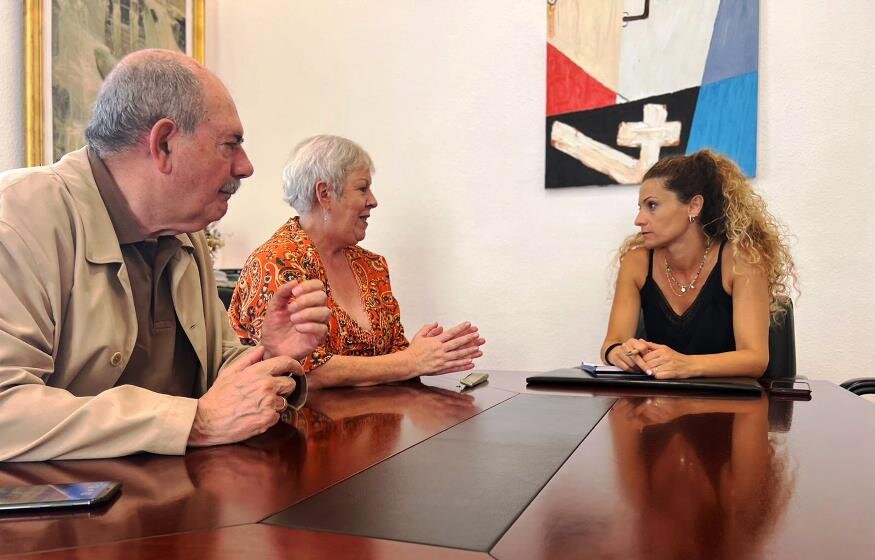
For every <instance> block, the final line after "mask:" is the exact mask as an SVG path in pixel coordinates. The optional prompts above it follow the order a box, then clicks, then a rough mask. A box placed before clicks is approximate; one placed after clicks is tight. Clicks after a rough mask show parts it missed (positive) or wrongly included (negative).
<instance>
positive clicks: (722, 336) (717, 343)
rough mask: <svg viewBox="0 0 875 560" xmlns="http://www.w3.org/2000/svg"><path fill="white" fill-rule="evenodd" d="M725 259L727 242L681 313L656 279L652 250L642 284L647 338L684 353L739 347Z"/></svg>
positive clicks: (710, 352)
mask: <svg viewBox="0 0 875 560" xmlns="http://www.w3.org/2000/svg"><path fill="white" fill-rule="evenodd" d="M722 261H723V243H721V244H720V253H719V254H718V255H717V264H715V265H714V269H713V270H711V273H710V274H709V275H708V279H707V280H706V281H705V283H704V284H701V287H699V288H698V291H699V293H698V295H697V296H696V300H695V301H694V302H693V304H692V305H691V306H690V307H689V309H687V310H686V311H685V312H684V314H683V315H678V314H677V313H675V312H674V310H673V309H672V308H671V305H669V303H668V301H667V300H666V299H665V296H664V295H663V293H662V290H660V289H659V286H657V285H656V281H655V280H654V279H653V251H650V268H649V269H648V272H647V280H645V282H644V286H642V288H641V311H642V312H643V314H644V328H645V330H646V333H645V336H644V338H645V339H646V340H649V341H651V342H655V343H657V344H665V345H666V346H668V347H670V348H671V349H672V350H675V351H677V352H680V353H681V354H719V353H720V352H731V351H733V350H735V333H734V332H733V330H732V296H730V295H729V294H727V293H726V292H725V291H724V290H723V274H722V273H721V268H722Z"/></svg>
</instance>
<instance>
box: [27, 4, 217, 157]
mask: <svg viewBox="0 0 875 560" xmlns="http://www.w3.org/2000/svg"><path fill="white" fill-rule="evenodd" d="M24 19H25V22H24V25H25V30H24V33H25V65H24V66H25V135H26V138H25V155H26V161H27V165H28V166H32V165H43V164H48V163H52V162H54V161H57V160H58V159H59V158H60V157H61V156H62V155H64V154H65V153H67V152H69V151H72V150H75V149H77V148H80V147H82V146H83V145H84V143H85V140H84V131H85V126H86V125H87V124H88V119H89V117H90V115H91V108H92V105H93V103H94V99H95V98H96V97H97V92H98V91H99V90H100V85H101V84H102V83H103V79H104V78H105V77H106V75H107V74H108V73H109V71H110V70H111V69H112V68H113V67H114V66H115V64H116V62H118V61H119V60H120V59H121V58H122V57H124V56H125V55H126V54H128V53H130V52H133V51H136V50H140V49H144V48H162V49H171V50H176V51H180V52H185V53H187V54H189V55H191V56H193V57H194V58H195V59H197V60H199V61H200V62H203V61H204V0H25V18H24Z"/></svg>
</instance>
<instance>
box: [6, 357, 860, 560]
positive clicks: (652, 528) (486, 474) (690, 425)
mask: <svg viewBox="0 0 875 560" xmlns="http://www.w3.org/2000/svg"><path fill="white" fill-rule="evenodd" d="M490 374H491V376H490V381H489V383H488V384H487V385H486V386H481V387H478V388H475V389H474V390H470V391H466V392H465V393H461V394H460V393H459V392H458V389H457V388H456V387H457V385H456V380H457V379H458V377H459V376H458V375H452V376H441V377H433V378H428V379H424V381H423V383H421V384H420V383H407V384H402V385H395V386H385V387H373V388H363V389H340V390H329V391H320V392H314V393H313V394H311V399H310V404H308V407H307V408H305V409H304V410H303V411H300V412H297V413H289V414H287V415H286V417H285V418H284V421H283V422H282V423H280V424H279V425H277V426H275V427H274V428H272V429H271V430H270V431H268V432H267V433H266V434H264V435H262V436H260V437H258V438H254V439H252V440H250V441H247V442H245V443H242V444H237V445H229V446H223V447H216V448H208V449H199V450H194V451H192V452H190V453H188V454H187V455H185V456H184V457H168V456H154V455H137V456H132V457H126V458H121V459H107V460H93V461H56V462H47V463H18V464H15V463H7V464H2V465H0V485H3V486H7V485H19V484H40V483H63V482H74V481H85V480H120V481H122V483H123V490H122V495H121V497H120V498H119V499H118V500H116V501H115V502H114V503H112V504H110V505H109V506H107V507H105V508H104V509H102V510H99V511H86V512H76V513H67V514H62V515H57V514H56V515H52V516H47V517H21V516H19V517H10V516H8V515H5V516H0V555H2V556H4V557H6V556H7V555H9V557H16V558H18V557H21V558H98V559H99V558H119V557H124V558H143V559H145V558H167V557H186V558H241V557H245V558H249V559H256V558H259V559H260V558H484V559H486V558H490V556H491V557H494V558H498V559H514V558H520V559H537V558H761V557H768V558H794V559H795V558H823V557H829V556H835V555H836V554H838V555H839V556H840V557H842V558H865V557H871V555H872V544H871V532H872V528H873V527H875V407H873V405H872V403H870V402H866V401H864V400H862V399H860V398H859V397H856V396H854V395H852V394H851V393H848V392H846V391H844V390H843V389H841V388H839V387H837V386H836V385H833V384H831V383H828V382H825V381H812V382H811V388H812V399H811V400H810V401H805V402H788V401H775V400H773V401H772V402H770V401H769V400H768V399H767V398H766V397H762V398H754V399H738V398H736V399H723V398H703V397H690V396H684V397H677V396H667V395H662V396H658V395H650V396H642V395H631V394H623V393H622V391H617V390H614V392H613V393H612V394H610V395H607V394H602V395H599V394H594V393H593V392H592V391H589V392H582V391H567V390H566V391H545V390H540V389H539V390H534V389H527V388H526V386H525V377H526V374H525V373H523V372H490Z"/></svg>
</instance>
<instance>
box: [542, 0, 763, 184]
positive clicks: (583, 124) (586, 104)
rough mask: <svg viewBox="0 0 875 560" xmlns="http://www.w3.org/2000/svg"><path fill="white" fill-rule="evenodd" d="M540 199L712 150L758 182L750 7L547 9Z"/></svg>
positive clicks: (606, 4)
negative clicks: (547, 192)
mask: <svg viewBox="0 0 875 560" xmlns="http://www.w3.org/2000/svg"><path fill="white" fill-rule="evenodd" d="M546 2H547V111H546V143H545V144H546V145H545V148H546V167H545V169H546V177H545V186H546V187H547V188H558V187H573V186H587V185H614V184H636V183H639V182H640V181H641V178H642V177H643V175H644V173H645V172H646V171H647V170H648V169H649V168H650V167H651V166H652V165H653V164H654V163H656V161H657V160H659V159H660V158H663V157H666V156H669V155H673V154H689V153H692V152H695V151H698V150H700V149H702V148H711V149H713V150H715V151H718V152H720V153H723V154H724V155H726V156H728V157H730V158H731V159H733V160H735V162H736V163H738V164H739V166H740V167H741V169H742V170H743V171H744V172H745V173H746V174H747V175H749V176H754V175H756V146H757V91H758V83H759V79H758V76H759V2H760V0H696V1H695V2H689V1H686V0H626V1H625V2H617V1H616V0H546Z"/></svg>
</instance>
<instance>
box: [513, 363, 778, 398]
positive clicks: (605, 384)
mask: <svg viewBox="0 0 875 560" xmlns="http://www.w3.org/2000/svg"><path fill="white" fill-rule="evenodd" d="M526 383H527V384H528V385H566V386H572V385H576V386H581V387H589V388H594V389H595V388H609V387H617V388H624V389H638V390H642V391H649V390H653V391H660V392H661V391H678V392H688V393H697V394H719V395H727V396H729V395H750V396H756V395H760V394H762V392H763V388H762V386H761V385H760V384H759V383H757V380H756V379H751V378H746V377H707V378H704V377H698V378H693V379H654V378H652V377H650V376H642V375H641V374H640V373H631V374H628V375H620V374H611V375H608V376H605V375H598V376H594V375H592V374H590V373H588V372H586V371H584V370H583V369H581V368H579V367H573V368H563V369H555V370H553V371H548V372H545V373H540V374H537V375H532V376H530V377H527V378H526Z"/></svg>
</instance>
